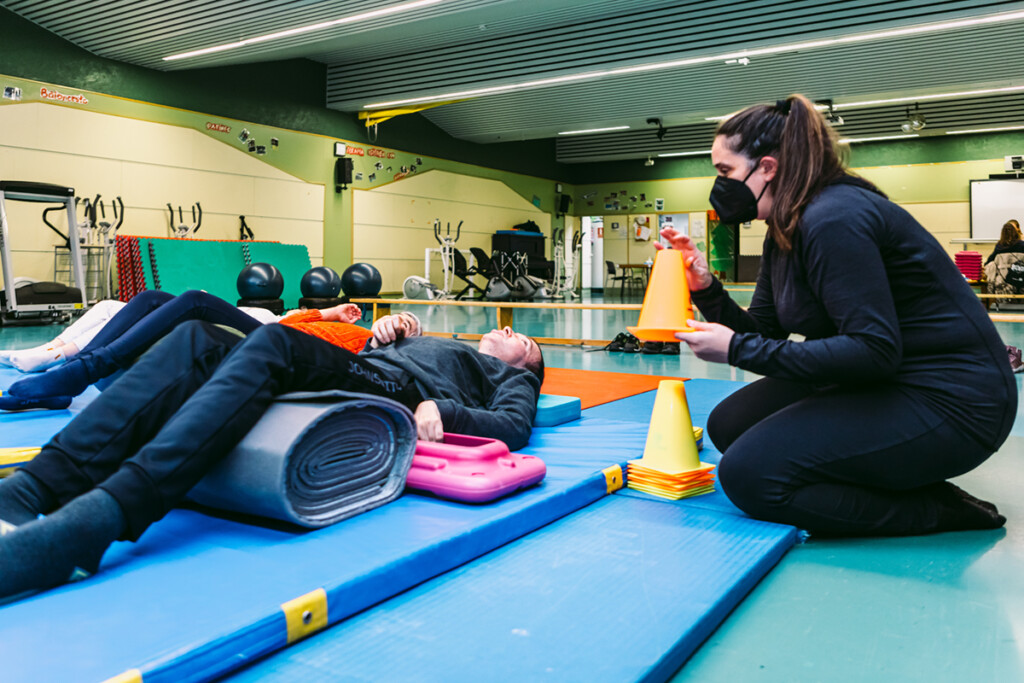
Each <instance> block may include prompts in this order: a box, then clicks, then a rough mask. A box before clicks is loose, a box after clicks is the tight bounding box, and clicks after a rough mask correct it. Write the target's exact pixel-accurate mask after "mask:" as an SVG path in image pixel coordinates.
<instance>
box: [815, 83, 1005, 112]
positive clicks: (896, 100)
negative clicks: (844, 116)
mask: <svg viewBox="0 0 1024 683" xmlns="http://www.w3.org/2000/svg"><path fill="white" fill-rule="evenodd" d="M1022 90H1024V85H1012V86H1008V87H1005V88H985V89H983V90H963V91H961V92H945V93H939V94H938V95H914V96H912V97H893V98H891V99H887V100H864V101H863V102H845V103H843V104H836V105H835V109H851V108H853V107H874V106H878V105H881V104H904V103H907V102H924V101H926V100H947V99H954V98H957V97H974V96H977V95H994V94H996V93H1002V92H1020V91H1022Z"/></svg>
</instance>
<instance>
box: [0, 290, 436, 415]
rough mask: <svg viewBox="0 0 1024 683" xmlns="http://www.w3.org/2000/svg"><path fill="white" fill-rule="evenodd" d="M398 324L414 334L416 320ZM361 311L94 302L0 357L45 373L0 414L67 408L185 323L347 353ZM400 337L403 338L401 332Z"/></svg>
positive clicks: (205, 302)
mask: <svg viewBox="0 0 1024 683" xmlns="http://www.w3.org/2000/svg"><path fill="white" fill-rule="evenodd" d="M403 315H404V316H406V317H405V318H402V320H405V321H407V322H408V325H409V326H410V327H411V328H412V329H411V330H410V334H409V336H414V335H416V334H419V331H420V330H419V320H417V319H416V317H415V316H414V315H412V314H411V313H405V314H403ZM361 317H362V312H361V310H360V309H359V307H358V306H356V305H355V304H341V305H340V306H334V307H332V308H325V309H323V310H309V311H295V312H292V313H290V314H289V315H286V316H283V317H280V316H276V315H274V314H273V313H270V312H269V311H267V310H265V309H262V308H236V307H235V306H233V305H232V304H230V303H228V302H227V301H224V300H223V299H219V298H217V297H215V296H213V295H212V294H208V293H206V292H202V291H198V290H193V291H189V292H185V293H184V294H182V295H180V296H174V295H172V294H168V293H167V292H160V291H155V290H147V291H144V292H141V293H139V294H138V295H136V296H135V297H133V298H132V300H131V301H130V302H128V303H127V304H121V303H120V302H115V301H104V302H100V304H97V305H96V306H93V307H92V308H91V309H89V311H88V312H86V314H85V315H83V316H82V317H81V318H80V319H79V320H77V321H76V322H75V323H73V324H72V325H71V326H70V327H68V329H67V330H65V331H64V332H62V333H61V334H60V335H58V336H57V338H56V339H54V340H53V341H51V342H49V343H47V344H44V345H42V346H39V347H36V348H33V349H26V350H23V351H8V352H3V355H2V357H0V362H2V363H4V364H7V365H12V366H14V367H16V368H18V369H19V370H22V371H24V372H31V371H34V370H45V369H46V368H49V367H51V366H54V365H60V367H52V369H50V370H49V371H48V372H46V373H43V374H41V375H37V376H34V377H29V378H26V379H23V380H20V381H18V382H15V383H14V384H12V385H11V386H10V387H9V388H8V389H7V390H6V391H4V392H3V394H2V395H0V409H2V410H28V409H33V408H44V409H47V408H48V409H51V410H58V409H63V408H67V407H68V405H70V404H71V400H72V399H73V398H74V397H75V396H78V395H79V394H81V393H82V392H83V391H85V390H86V388H87V387H88V386H89V385H90V384H93V383H95V382H98V381H100V380H102V379H104V378H106V377H109V376H111V375H113V374H114V373H116V372H118V371H120V370H123V369H125V368H127V367H128V366H130V365H131V364H132V363H133V362H134V361H135V359H136V358H138V357H139V356H140V355H142V354H143V353H144V352H145V351H146V350H147V349H148V348H149V347H150V346H152V345H153V344H154V343H156V342H157V341H159V340H160V339H161V338H163V337H164V336H166V335H167V334H168V333H170V332H171V331H172V330H174V328H176V327H177V326H178V325H180V324H181V323H183V322H185V321H188V320H205V321H206V322H210V323H213V324H215V325H223V326H225V327H228V328H231V329H233V330H236V331H237V332H239V333H240V334H242V335H247V334H249V333H251V332H252V331H254V330H256V329H258V328H259V327H261V326H262V325H264V324H268V323H275V322H279V323H281V324H282V325H286V326H288V327H292V328H294V329H297V330H299V331H301V332H305V333H306V334H310V335H312V336H314V337H319V338H320V339H323V340H324V341H328V342H330V343H332V344H334V345H336V346H340V347H342V348H344V349H347V350H349V351H351V352H353V353H357V352H359V351H360V350H361V349H362V348H363V346H364V345H365V344H366V341H367V340H368V339H369V338H370V336H371V333H370V330H367V329H365V328H362V327H359V326H357V325H355V324H353V323H355V322H357V321H358V320H360V318H361ZM403 333H404V332H403Z"/></svg>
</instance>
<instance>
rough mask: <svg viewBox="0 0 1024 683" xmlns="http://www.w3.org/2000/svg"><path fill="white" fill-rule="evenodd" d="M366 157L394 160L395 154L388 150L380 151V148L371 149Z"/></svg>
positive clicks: (367, 151)
mask: <svg viewBox="0 0 1024 683" xmlns="http://www.w3.org/2000/svg"><path fill="white" fill-rule="evenodd" d="M366 155H367V156H371V157H377V158H378V159H394V158H395V153H394V152H389V151H387V150H386V149H380V148H379V147H371V148H370V149H368V150H366Z"/></svg>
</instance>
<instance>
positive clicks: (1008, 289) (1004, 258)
mask: <svg viewBox="0 0 1024 683" xmlns="http://www.w3.org/2000/svg"><path fill="white" fill-rule="evenodd" d="M985 281H986V282H987V283H988V292H989V294H1006V295H1016V294H1024V241H1022V240H1021V231H1020V226H1019V225H1018V223H1017V221H1014V220H1010V221H1007V222H1006V225H1004V226H1003V232H1002V236H1001V237H1000V239H999V243H998V244H996V248H995V251H993V252H992V255H991V256H989V257H988V261H986V262H985ZM997 301H998V300H997Z"/></svg>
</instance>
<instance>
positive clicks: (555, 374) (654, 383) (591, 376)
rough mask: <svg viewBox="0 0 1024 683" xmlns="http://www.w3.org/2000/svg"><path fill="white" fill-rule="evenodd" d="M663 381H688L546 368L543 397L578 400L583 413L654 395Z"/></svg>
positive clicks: (626, 373) (624, 373)
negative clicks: (597, 407) (628, 397)
mask: <svg viewBox="0 0 1024 683" xmlns="http://www.w3.org/2000/svg"><path fill="white" fill-rule="evenodd" d="M663 379H686V378H684V377H663V376H660V375H633V374H630V373H628V372H598V371H597V370H568V369H566V368H544V386H542V387H541V389H540V391H541V393H542V394H554V395H555V396H576V397H577V398H579V399H580V404H581V405H580V407H581V408H583V409H586V408H592V407H594V406H599V405H601V404H602V403H609V402H610V401H617V400H618V399H620V398H626V397H627V396H636V395H637V394H642V393H644V392H645V391H654V390H655V389H657V388H658V382H660V381H661V380H663Z"/></svg>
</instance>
